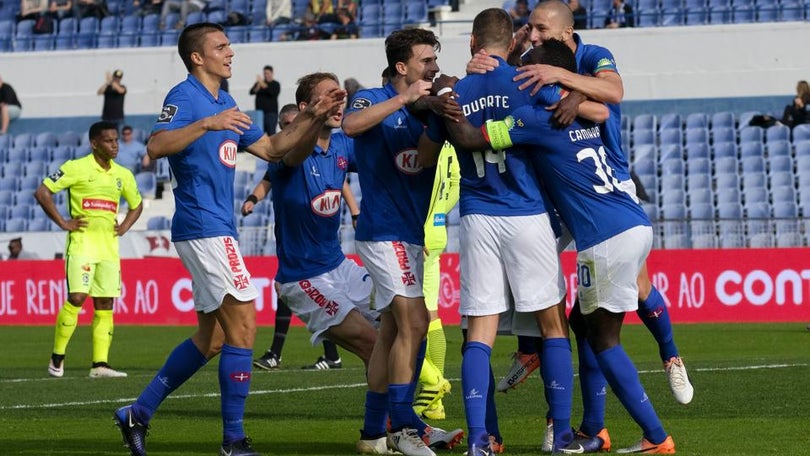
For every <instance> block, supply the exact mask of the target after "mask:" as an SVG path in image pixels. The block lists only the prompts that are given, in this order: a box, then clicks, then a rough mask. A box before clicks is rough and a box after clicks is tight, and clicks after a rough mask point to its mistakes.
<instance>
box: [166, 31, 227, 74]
mask: <svg viewBox="0 0 810 456" xmlns="http://www.w3.org/2000/svg"><path fill="white" fill-rule="evenodd" d="M212 32H223V33H224V32H225V29H224V28H223V27H222V26H221V25H219V24H214V23H213V22H199V23H196V24H191V25H189V26H188V27H186V28H184V29H183V31H182V32H180V37H179V38H178V39H177V53H178V54H180V58H181V59H182V60H183V64H184V65H185V66H186V70H188V72H189V73H190V72H191V69H192V68H194V64H193V63H192V62H191V54H193V53H195V52H202V51H203V49H202V47H203V43H205V35H207V34H209V33H212Z"/></svg>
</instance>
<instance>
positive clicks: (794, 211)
mask: <svg viewBox="0 0 810 456" xmlns="http://www.w3.org/2000/svg"><path fill="white" fill-rule="evenodd" d="M773 216H774V218H796V217H798V216H799V209H798V206H796V203H794V202H793V201H776V198H774V202H773ZM779 231H780V229H779V227H778V226H777V232H779ZM782 231H789V228H787V227H786V225H783V229H782Z"/></svg>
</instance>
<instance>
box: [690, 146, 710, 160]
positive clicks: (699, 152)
mask: <svg viewBox="0 0 810 456" xmlns="http://www.w3.org/2000/svg"><path fill="white" fill-rule="evenodd" d="M711 155H712V154H711V149H710V148H709V145H708V144H707V143H692V144H689V143H687V144H686V157H687V158H688V159H690V160H691V159H693V158H706V159H708V158H710V157H711Z"/></svg>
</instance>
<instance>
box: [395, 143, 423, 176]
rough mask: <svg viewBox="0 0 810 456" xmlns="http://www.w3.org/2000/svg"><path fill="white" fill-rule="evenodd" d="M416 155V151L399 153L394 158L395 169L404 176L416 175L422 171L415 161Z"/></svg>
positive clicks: (410, 150) (407, 150) (409, 150)
mask: <svg viewBox="0 0 810 456" xmlns="http://www.w3.org/2000/svg"><path fill="white" fill-rule="evenodd" d="M416 154H417V152H416V149H405V150H403V151H401V152H399V153H398V154H397V155H396V156H395V157H394V163H396V165H397V169H399V170H400V171H402V172H403V173H405V174H417V173H419V172H420V171H422V167H421V166H419V163H418V162H417V161H416Z"/></svg>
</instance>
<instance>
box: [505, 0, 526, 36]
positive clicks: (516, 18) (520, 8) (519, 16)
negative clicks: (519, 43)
mask: <svg viewBox="0 0 810 456" xmlns="http://www.w3.org/2000/svg"><path fill="white" fill-rule="evenodd" d="M529 14H531V10H530V9H529V2H528V0H515V3H514V4H513V5H512V7H511V8H509V15H510V16H511V17H512V24H513V25H514V26H515V30H516V31H517V29H519V28H521V27H523V26H524V25H526V24H527V23H528V22H529Z"/></svg>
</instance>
